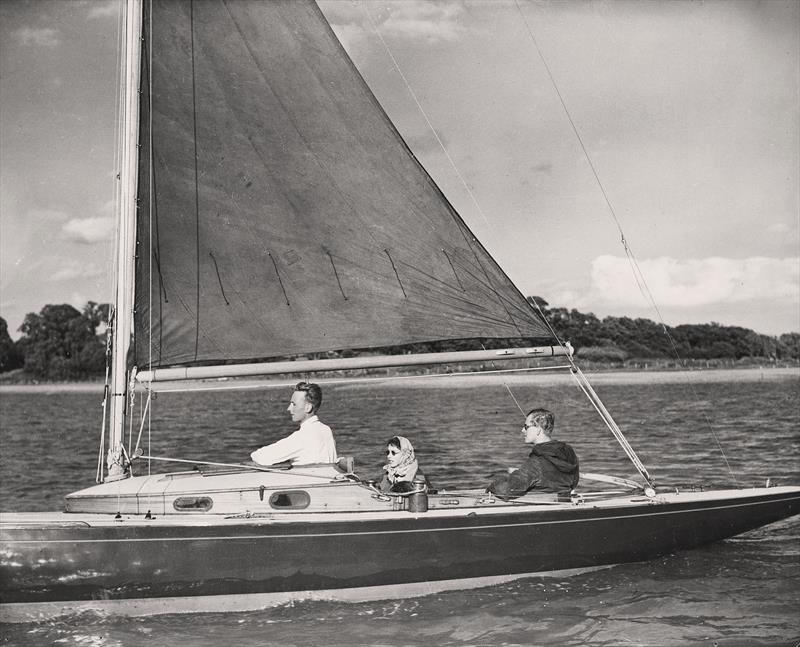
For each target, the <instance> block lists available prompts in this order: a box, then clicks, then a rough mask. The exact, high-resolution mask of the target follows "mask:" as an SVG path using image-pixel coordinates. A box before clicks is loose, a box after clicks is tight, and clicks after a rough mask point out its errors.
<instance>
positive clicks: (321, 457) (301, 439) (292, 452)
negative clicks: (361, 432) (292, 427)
mask: <svg viewBox="0 0 800 647" xmlns="http://www.w3.org/2000/svg"><path fill="white" fill-rule="evenodd" d="M250 458H252V459H253V461H254V462H256V463H258V464H259V465H274V464H275V463H282V462H283V461H291V462H292V463H297V464H301V465H308V464H310V463H335V462H336V443H335V442H334V440H333V432H332V431H331V428H330V427H329V426H328V425H326V424H324V423H322V422H320V420H319V418H317V416H311V417H310V418H306V419H305V420H304V421H303V422H302V423H300V429H298V430H297V431H295V432H294V433H292V434H290V435H289V436H286V438H281V439H280V440H278V441H277V442H274V443H272V444H271V445H267V446H265V447H262V448H261V449H257V450H256V451H254V452H253V453H252V454H250Z"/></svg>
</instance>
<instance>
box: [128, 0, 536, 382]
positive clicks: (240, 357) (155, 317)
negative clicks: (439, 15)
mask: <svg viewBox="0 0 800 647" xmlns="http://www.w3.org/2000/svg"><path fill="white" fill-rule="evenodd" d="M138 195H139V200H138V218H137V232H138V234H137V264H136V295H135V338H136V340H137V341H136V345H135V358H136V363H137V364H138V366H139V367H150V368H157V367H167V366H171V365H180V364H182V365H187V364H188V365H193V364H208V363H224V362H230V361H241V362H243V361H252V360H255V359H261V358H273V357H279V356H291V355H297V354H303V353H311V352H322V351H329V350H338V349H364V348H375V347H385V346H390V345H402V344H409V343H417V342H426V341H433V340H449V339H471V338H492V339H498V338H538V339H547V340H551V339H552V337H551V335H550V333H549V332H548V330H547V327H546V324H544V323H543V322H542V321H541V319H540V318H539V316H538V315H537V313H536V312H535V310H534V309H533V308H532V307H531V306H530V304H528V303H527V301H526V299H525V297H524V296H523V295H522V294H521V293H520V292H519V291H518V290H517V288H516V287H515V286H514V285H513V284H512V283H511V281H510V280H509V278H508V277H507V276H506V275H505V274H504V273H503V271H502V270H501V269H500V267H499V266H498V265H497V263H496V262H495V261H494V260H493V259H492V257H491V256H490V255H489V254H488V253H487V251H486V250H485V249H484V248H483V246H482V245H481V244H480V243H479V242H478V241H477V240H476V238H475V237H474V236H473V234H472V233H471V232H470V230H469V229H468V227H467V226H466V225H465V223H464V222H463V221H462V219H461V218H460V217H459V215H458V214H457V213H456V212H455V210H454V209H453V207H452V206H451V205H450V204H449V202H448V201H447V199H446V198H445V197H444V196H443V194H442V193H441V191H440V190H439V189H438V187H437V186H436V185H435V183H434V182H433V180H432V179H431V178H430V177H429V175H428V174H427V173H426V171H425V170H424V169H423V168H422V166H420V164H419V163H418V162H417V160H416V159H415V157H414V155H413V153H412V152H411V151H410V150H409V148H408V147H407V146H406V144H405V142H404V141H403V139H402V138H401V136H400V135H399V133H398V132H397V131H396V129H395V128H394V126H393V125H392V123H391V122H390V121H389V119H388V117H387V116H386V114H385V113H384V111H383V110H382V108H381V107H380V105H379V104H378V102H377V100H376V99H375V97H374V96H373V94H372V92H371V91H370V90H369V88H368V87H367V85H366V83H365V82H364V81H363V79H362V78H361V76H360V74H359V73H358V71H357V70H356V68H355V67H354V65H353V64H352V62H351V60H350V59H349V57H348V56H347V54H346V52H345V50H344V49H343V48H342V46H341V44H340V43H339V41H338V40H337V38H336V36H335V35H334V33H333V31H332V30H331V28H330V27H329V25H328V23H327V22H326V20H325V18H324V16H323V15H322V13H321V12H320V10H319V8H318V7H317V6H316V4H315V3H314V2H313V1H312V0H280V1H274V0H273V1H270V2H261V1H249V0H203V1H195V2H192V1H190V0H182V1H178V0H153V2H152V3H150V2H145V15H144V39H143V52H142V82H141V109H140V163H139V180H138ZM148 250H149V252H148Z"/></svg>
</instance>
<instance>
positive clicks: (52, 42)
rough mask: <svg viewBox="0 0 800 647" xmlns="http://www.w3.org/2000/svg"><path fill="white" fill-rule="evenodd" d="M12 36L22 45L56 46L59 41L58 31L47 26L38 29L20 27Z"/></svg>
mask: <svg viewBox="0 0 800 647" xmlns="http://www.w3.org/2000/svg"><path fill="white" fill-rule="evenodd" d="M14 37H15V38H16V39H17V40H18V41H19V43H20V44H22V45H38V46H40V47H56V46H57V45H58V44H59V43H60V42H61V41H60V40H59V38H58V31H57V30H55V29H51V28H49V27H42V28H40V29H34V28H33V27H20V28H19V29H17V30H16V31H15V32H14Z"/></svg>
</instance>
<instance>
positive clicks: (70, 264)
mask: <svg viewBox="0 0 800 647" xmlns="http://www.w3.org/2000/svg"><path fill="white" fill-rule="evenodd" d="M106 273H107V270H106V269H105V268H104V267H101V266H100V265H97V264H95V263H82V262H80V261H76V260H70V261H67V262H60V263H59V269H58V270H57V271H56V272H54V273H53V274H52V275H51V276H50V278H49V280H50V281H52V282H59V281H75V280H76V279H96V278H98V277H103V276H105V275H106ZM74 301H75V299H73V302H74Z"/></svg>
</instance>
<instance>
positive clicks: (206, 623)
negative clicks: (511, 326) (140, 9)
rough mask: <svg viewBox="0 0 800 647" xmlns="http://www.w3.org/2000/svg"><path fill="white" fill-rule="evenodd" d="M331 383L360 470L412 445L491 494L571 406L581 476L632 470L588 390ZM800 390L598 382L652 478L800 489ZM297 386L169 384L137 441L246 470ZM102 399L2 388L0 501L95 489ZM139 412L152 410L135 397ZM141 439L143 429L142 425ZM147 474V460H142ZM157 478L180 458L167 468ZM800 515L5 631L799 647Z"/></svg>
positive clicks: (172, 637)
mask: <svg viewBox="0 0 800 647" xmlns="http://www.w3.org/2000/svg"><path fill="white" fill-rule="evenodd" d="M509 383H510V384H509V388H510V389H511V393H512V394H513V398H512V397H511V396H510V395H509V392H508V389H507V388H506V386H505V385H503V383H502V382H501V381H497V382H496V383H493V384H487V383H485V382H480V383H475V384H474V385H471V384H470V382H468V381H467V382H463V381H462V382H458V383H456V384H453V383H451V382H448V381H447V380H444V381H441V382H436V383H435V385H431V384H430V383H426V384H422V385H421V384H419V383H413V384H410V385H406V384H403V383H400V382H393V383H392V382H390V383H384V384H377V385H376V384H372V385H369V386H367V385H364V384H349V385H335V386H329V387H326V388H325V402H324V403H323V407H322V410H321V411H320V417H321V418H322V419H323V420H324V421H326V422H327V423H328V424H330V425H331V427H333V429H334V432H335V435H336V440H337V446H338V450H339V453H340V454H342V455H352V456H354V457H355V459H356V471H357V472H358V473H359V474H361V475H362V476H369V475H376V474H377V473H378V472H379V471H380V465H381V461H382V458H383V456H382V451H383V447H384V442H385V440H386V439H388V438H389V437H391V436H392V435H395V434H401V435H405V436H407V437H409V438H410V439H411V440H412V442H413V443H414V445H415V447H416V448H417V451H418V457H419V459H420V463H421V466H422V468H423V469H424V471H425V472H426V474H428V475H429V476H430V477H431V480H432V481H433V482H434V485H435V486H438V487H464V486H481V485H485V484H486V482H487V478H488V475H489V474H490V473H491V472H492V471H494V470H496V469H501V468H503V467H505V466H506V465H516V464H519V463H520V462H521V460H522V459H523V458H524V456H525V455H526V451H525V449H524V447H523V446H522V445H521V434H520V433H519V428H520V426H521V422H522V414H521V413H520V411H519V410H518V408H517V406H516V404H515V402H514V399H516V400H517V401H518V402H519V403H520V406H521V407H523V408H524V409H526V410H527V409H528V408H532V407H534V406H544V407H547V408H550V409H552V410H553V411H554V412H555V414H556V436H557V437H559V438H561V439H563V440H566V441H568V442H570V443H571V444H572V445H573V446H574V447H575V449H576V451H577V452H578V454H579V456H580V459H581V467H582V469H583V470H584V471H592V472H607V473H611V474H616V475H618V476H625V477H632V476H635V474H636V472H635V470H634V468H633V467H632V465H631V464H630V462H629V461H628V459H627V458H626V457H625V455H624V454H623V452H622V450H621V449H620V448H619V446H618V445H617V443H616V441H615V440H614V439H613V438H612V437H611V435H610V433H609V432H608V431H607V429H606V428H605V425H604V424H603V423H602V421H600V420H599V418H598V417H597V414H596V413H594V411H593V409H592V408H591V406H590V405H589V404H588V403H587V402H586V401H585V399H584V396H583V395H582V394H581V393H580V391H578V390H577V389H575V388H565V387H563V386H560V385H553V384H547V383H540V382H538V381H535V380H532V381H530V383H524V382H523V383H519V382H514V383H513V384H511V380H509ZM799 387H800V382H798V380H797V379H796V378H789V379H786V380H780V381H751V382H741V381H739V382H716V383H700V384H691V385H690V384H686V383H684V384H682V383H672V384H616V385H615V384H606V383H601V384H599V385H597V386H596V389H597V391H598V393H599V394H600V396H601V397H602V399H603V401H604V402H605V404H606V406H607V407H608V408H609V410H611V412H612V413H613V414H614V416H615V418H616V419H617V422H618V423H619V424H620V426H621V427H622V428H623V430H624V431H625V433H626V436H627V437H628V439H629V441H630V443H631V444H632V445H633V447H634V448H635V449H636V451H637V452H638V454H639V456H640V458H641V459H642V460H643V461H644V463H645V465H647V466H648V469H649V470H650V473H651V475H652V476H653V477H654V478H655V479H656V481H657V483H658V484H660V485H663V486H670V487H678V488H684V487H712V486H728V485H740V486H750V485H761V484H763V483H764V482H765V480H766V479H767V478H770V479H771V482H772V483H785V484H788V483H798V482H800V388H799ZM288 391H289V390H287V389H286V388H270V389H262V390H252V391H245V392H233V391H231V392H203V393H191V394H188V393H182V394H161V395H159V397H158V398H157V400H156V401H154V402H153V403H152V408H153V410H152V414H153V415H152V419H151V421H150V423H149V425H144V426H143V427H141V438H142V440H141V444H142V446H143V447H144V449H145V451H146V452H148V453H152V454H153V455H159V456H161V455H163V456H171V457H175V458H184V459H193V460H202V459H207V460H214V461H220V462H228V461H231V462H238V461H241V460H244V459H246V458H247V456H248V454H249V452H250V451H252V450H253V449H255V448H257V447H258V446H260V445H262V444H265V443H268V442H270V441H272V440H275V439H277V438H279V437H281V436H283V435H285V434H286V433H288V432H289V431H290V430H291V429H292V425H291V421H290V420H289V418H288V414H286V413H285V407H286V403H287V401H288V397H289V395H290V393H289V392H288ZM100 404H101V402H100V395H99V394H97V393H42V392H34V393H2V394H0V450H2V451H1V452H0V495H1V500H2V507H1V509H2V510H5V511H10V510H52V509H58V508H60V506H61V497H62V496H63V495H64V494H66V493H68V492H71V491H74V490H77V489H81V488H83V487H86V486H88V485H91V484H92V483H93V481H94V472H95V466H96V461H97V450H98V442H99V436H100V411H101V409H100ZM137 411H141V403H138V402H137ZM130 433H131V434H132V436H133V438H134V440H135V438H136V437H137V436H138V435H139V433H140V427H139V425H138V424H137V425H136V426H135V427H134V428H133V429H131V431H130ZM140 469H141V470H145V471H146V469H147V467H146V466H143V467H142V468H140ZM151 469H152V470H153V471H164V470H165V469H169V468H168V467H167V466H165V465H162V464H157V465H156V464H154V465H153V466H152V467H151ZM799 582H800V522H799V521H798V520H797V519H794V520H787V521H784V522H780V523H778V524H773V525H772V526H769V527H767V528H762V529H759V530H756V531H753V532H750V533H747V534H745V535H742V536H740V537H738V538H734V539H731V540H727V541H723V542H718V543H716V544H714V545H712V546H709V547H706V548H703V549H698V550H694V551H686V552H682V553H678V554H675V555H669V556H665V557H663V558H661V559H659V560H655V561H651V562H646V563H641V564H626V565H621V566H615V567H611V568H606V569H602V570H598V571H593V572H589V573H584V574H582V575H576V576H572V577H568V578H530V579H525V580H519V581H516V582H513V583H509V584H504V585H498V586H493V587H487V588H482V589H473V590H468V591H454V592H448V593H443V594H438V595H431V596H427V597H423V598H415V599H404V600H389V601H382V602H370V603H359V604H354V603H334V602H307V603H295V604H291V605H285V606H281V607H277V608H272V609H266V610H262V611H257V612H247V613H229V614H195V615H167V616H154V617H150V618H119V617H114V616H100V615H97V614H94V613H86V614H78V615H75V616H70V617H67V618H62V619H59V620H49V621H42V622H39V623H30V624H23V625H6V626H4V627H2V632H1V633H0V636H2V638H3V640H4V642H3V643H2V644H9V645H12V644H13V645H53V644H58V645H103V646H104V647H105V646H109V645H134V644H141V643H143V642H146V643H147V644H148V645H151V646H155V645H175V644H179V643H181V644H187V645H198V646H204V645H209V646H211V645H219V644H224V643H229V644H235V645H317V644H325V645H348V646H352V645H387V646H400V645H422V644H425V645H556V646H561V645H563V646H566V645H570V646H572V645H654V646H655V645H663V646H669V645H691V644H702V645H718V646H724V647H733V646H736V647H739V646H744V645H796V644H798V643H800V621H798V617H800V584H799Z"/></svg>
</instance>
